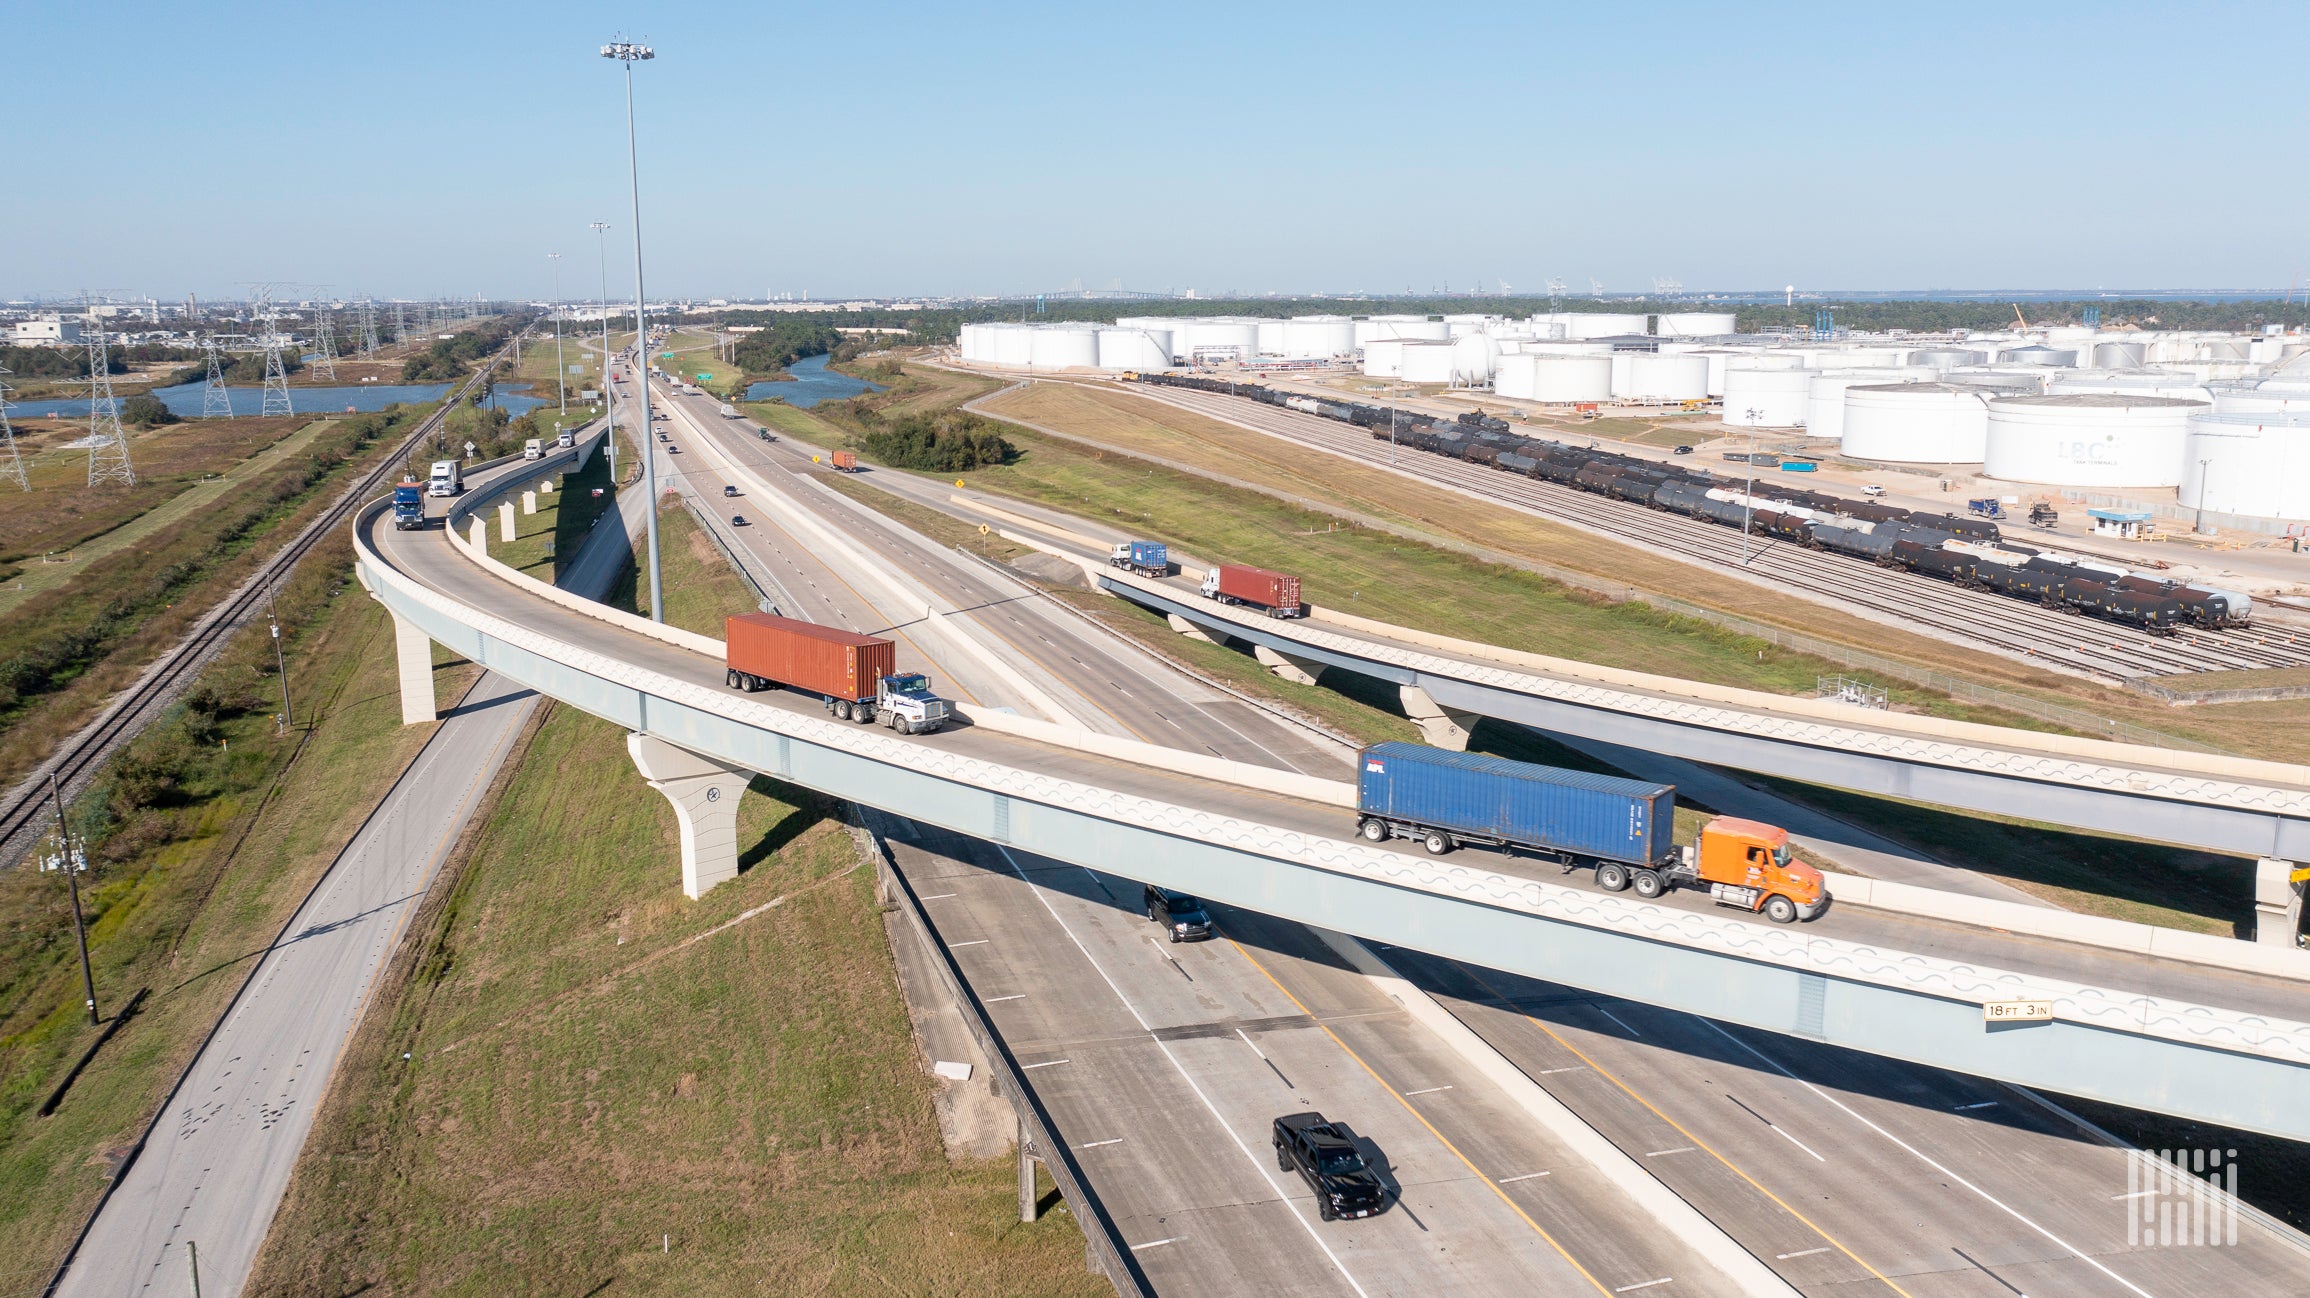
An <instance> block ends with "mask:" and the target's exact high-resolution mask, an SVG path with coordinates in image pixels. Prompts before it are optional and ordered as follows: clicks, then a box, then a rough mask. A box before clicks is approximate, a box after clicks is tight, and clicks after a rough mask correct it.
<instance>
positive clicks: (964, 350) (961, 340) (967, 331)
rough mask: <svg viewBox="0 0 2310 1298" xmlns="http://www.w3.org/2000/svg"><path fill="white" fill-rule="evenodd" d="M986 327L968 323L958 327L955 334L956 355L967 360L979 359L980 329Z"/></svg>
mask: <svg viewBox="0 0 2310 1298" xmlns="http://www.w3.org/2000/svg"><path fill="white" fill-rule="evenodd" d="M985 327H986V326H984V325H975V324H967V325H964V326H963V327H962V328H960V329H957V330H956V331H955V336H954V352H955V355H956V356H957V357H959V358H960V359H962V360H966V361H975V360H978V359H979V345H980V344H979V330H981V329H983V328H985Z"/></svg>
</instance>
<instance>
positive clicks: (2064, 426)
mask: <svg viewBox="0 0 2310 1298" xmlns="http://www.w3.org/2000/svg"><path fill="white" fill-rule="evenodd" d="M2207 409H2208V406H2207V404H2206V403H2205V402H2203V401H2184V400H2180V399H2178V398H2174V397H2129V396H2125V395H2122V394H2119V393H2114V392H2065V393H2060V394H2058V395H2051V396H2041V397H2030V396H2006V397H1998V398H1996V399H1994V400H1992V401H1991V402H1990V403H1989V446H1988V450H1987V453H1986V455H1985V456H1984V457H1983V464H1982V472H1983V473H1985V474H1987V475H1988V476H1989V477H1992V478H2003V479H2005V480H2006V481H2008V482H2041V483H2045V484H2047V485H2049V486H2060V487H2174V486H2179V485H2181V481H2182V458H2183V449H2184V444H2185V442H2186V441H2187V440H2188V436H2189V419H2190V416H2191V415H2193V414H2199V413H2202V412H2204V411H2206V410H2207Z"/></svg>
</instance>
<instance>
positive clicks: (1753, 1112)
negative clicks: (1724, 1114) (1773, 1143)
mask: <svg viewBox="0 0 2310 1298" xmlns="http://www.w3.org/2000/svg"><path fill="white" fill-rule="evenodd" d="M1725 1098H1726V1099H1728V1100H1732V1102H1733V1103H1735V1104H1740V1105H1741V1112H1743V1113H1745V1114H1747V1115H1749V1116H1750V1117H1752V1118H1755V1119H1756V1120H1757V1121H1759V1122H1761V1123H1763V1124H1765V1125H1766V1126H1768V1127H1771V1128H1772V1129H1773V1130H1774V1131H1775V1132H1778V1133H1779V1135H1780V1137H1781V1139H1783V1140H1785V1141H1788V1142H1789V1143H1790V1144H1792V1145H1795V1146H1796V1147H1797V1148H1799V1149H1801V1150H1804V1151H1805V1152H1806V1153H1808V1154H1813V1149H1812V1146H1810V1145H1807V1144H1806V1143H1805V1142H1804V1141H1801V1140H1799V1139H1797V1138H1796V1137H1795V1136H1792V1135H1790V1134H1789V1133H1788V1132H1786V1131H1783V1130H1782V1129H1781V1125H1780V1124H1779V1123H1777V1122H1775V1121H1773V1120H1772V1119H1771V1118H1768V1117H1766V1116H1765V1115H1763V1114H1761V1113H1759V1112H1757V1111H1756V1110H1755V1109H1752V1108H1750V1107H1749V1106H1747V1105H1745V1104H1741V1102H1740V1101H1739V1100H1738V1099H1734V1097H1732V1096H1730V1095H1727V1096H1726V1097H1725ZM1813 1158H1814V1159H1815V1160H1816V1161H1818V1162H1823V1163H1826V1162H1828V1161H1829V1160H1828V1159H1825V1158H1822V1157H1821V1156H1820V1155H1819V1154H1813Z"/></svg>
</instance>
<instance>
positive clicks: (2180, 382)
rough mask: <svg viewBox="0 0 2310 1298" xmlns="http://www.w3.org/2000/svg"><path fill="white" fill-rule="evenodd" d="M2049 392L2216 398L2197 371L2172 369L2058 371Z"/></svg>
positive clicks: (2190, 398) (2189, 398) (2191, 398)
mask: <svg viewBox="0 0 2310 1298" xmlns="http://www.w3.org/2000/svg"><path fill="white" fill-rule="evenodd" d="M2045 390H2046V391H2047V392H2122V393H2124V394H2126V395H2128V396H2136V397H2181V398H2182V399H2184V400H2186V401H2212V400H2213V399H2214V398H2213V394H2212V393H2210V392H2208V391H2207V390H2206V385H2205V384H2203V383H2200V382H2198V380H2197V377H2196V376H2195V375H2190V374H2184V373H2181V372H2179V371H2168V370H2079V371H2078V372H2077V373H2075V374H2056V375H2054V376H2053V377H2052V378H2051V379H2048V380H2047V381H2046V384H2045Z"/></svg>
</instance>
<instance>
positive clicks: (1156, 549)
mask: <svg viewBox="0 0 2310 1298" xmlns="http://www.w3.org/2000/svg"><path fill="white" fill-rule="evenodd" d="M1131 566H1132V567H1134V568H1169V567H1170V566H1171V549H1170V547H1169V546H1166V545H1164V544H1163V543H1162V542H1161V541H1133V542H1132V543H1131Z"/></svg>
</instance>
